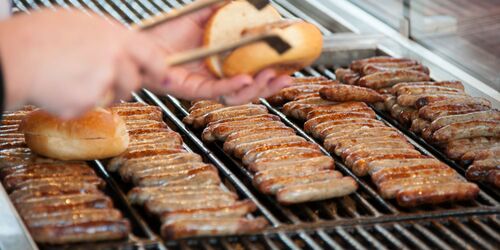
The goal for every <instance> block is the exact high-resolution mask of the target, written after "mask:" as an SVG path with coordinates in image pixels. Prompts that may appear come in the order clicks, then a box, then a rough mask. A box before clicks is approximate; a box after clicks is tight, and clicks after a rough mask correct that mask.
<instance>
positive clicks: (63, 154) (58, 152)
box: [21, 109, 129, 160]
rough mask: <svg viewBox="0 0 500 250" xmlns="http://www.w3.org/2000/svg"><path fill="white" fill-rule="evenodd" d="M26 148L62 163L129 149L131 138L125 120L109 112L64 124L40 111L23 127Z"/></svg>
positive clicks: (25, 122)
mask: <svg viewBox="0 0 500 250" xmlns="http://www.w3.org/2000/svg"><path fill="white" fill-rule="evenodd" d="M21 131H23V133H24V137H25V140H26V144H27V145H28V146H29V147H30V149H31V150H33V151H34V152H35V153H38V154H40V155H43V156H46V157H50V158H55V159H60V160H93V159H103V158H109V157H112V156H116V155H118V154H120V153H122V152H124V151H125V150H126V149H127V146H128V142H129V137H128V133H127V130H126V126H125V122H124V121H123V120H122V118H121V117H120V116H119V115H117V114H114V113H111V112H109V111H108V110H105V109H95V110H92V111H90V112H88V113H86V114H84V115H83V116H82V117H80V118H77V119H72V120H68V121H63V120H61V119H59V118H57V117H55V116H52V115H51V114H49V113H47V112H45V111H43V110H37V111H34V112H32V113H30V114H28V115H27V116H26V117H25V118H24V120H23V122H22V123H21Z"/></svg>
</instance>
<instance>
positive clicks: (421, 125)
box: [410, 118, 431, 133]
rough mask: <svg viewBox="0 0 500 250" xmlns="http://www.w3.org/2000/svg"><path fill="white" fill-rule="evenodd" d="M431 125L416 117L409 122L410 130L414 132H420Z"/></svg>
mask: <svg viewBox="0 0 500 250" xmlns="http://www.w3.org/2000/svg"><path fill="white" fill-rule="evenodd" d="M430 125H431V123H430V122H428V121H426V120H424V119H420V118H417V119H415V120H413V121H412V122H411V127H410V131H412V132H414V133H421V132H423V131H424V130H425V129H427V128H428V127H429V126H430Z"/></svg>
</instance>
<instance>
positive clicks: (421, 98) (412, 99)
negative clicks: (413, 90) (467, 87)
mask: <svg viewBox="0 0 500 250" xmlns="http://www.w3.org/2000/svg"><path fill="white" fill-rule="evenodd" d="M465 96H466V94H465V93H463V92H456V93H451V92H450V93H444V94H443V93H442V94H440V93H438V94H433V93H425V94H416V95H400V96H398V97H397V103H398V104H399V105H401V106H405V107H417V108H422V107H423V106H425V105H428V104H430V103H432V102H437V101H442V100H446V99H452V98H456V97H459V98H462V97H465ZM422 104H425V105H422Z"/></svg>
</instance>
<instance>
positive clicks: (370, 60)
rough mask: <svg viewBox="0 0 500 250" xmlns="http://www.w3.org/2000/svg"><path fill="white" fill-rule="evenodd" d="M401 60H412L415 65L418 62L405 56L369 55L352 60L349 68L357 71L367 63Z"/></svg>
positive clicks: (400, 61)
mask: <svg viewBox="0 0 500 250" xmlns="http://www.w3.org/2000/svg"><path fill="white" fill-rule="evenodd" d="M402 62H412V63H414V64H415V65H417V64H418V62H417V61H414V60H411V59H407V58H393V57H388V56H376V57H370V58H366V59H360V60H354V61H352V63H351V65H350V66H349V68H351V69H352V70H354V71H356V72H359V71H361V69H363V67H364V66H365V65H367V64H373V63H402Z"/></svg>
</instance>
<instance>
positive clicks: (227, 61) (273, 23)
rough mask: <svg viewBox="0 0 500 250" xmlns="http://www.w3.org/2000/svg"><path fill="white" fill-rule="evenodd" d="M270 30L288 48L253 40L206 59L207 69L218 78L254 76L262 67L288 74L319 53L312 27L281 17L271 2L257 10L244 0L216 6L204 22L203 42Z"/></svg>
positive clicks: (320, 44) (318, 39) (317, 32)
mask: <svg viewBox="0 0 500 250" xmlns="http://www.w3.org/2000/svg"><path fill="white" fill-rule="evenodd" d="M270 31H272V32H275V33H278V34H279V35H280V36H281V38H282V39H283V40H285V41H286V42H288V43H289V44H290V45H291V49H289V50H288V51H286V52H285V53H283V54H279V53H277V52H276V51H275V50H274V49H272V48H271V47H270V46H269V45H268V44H267V43H265V42H259V43H254V44H250V45H247V46H243V47H240V48H237V49H235V50H233V51H231V52H228V53H225V54H223V55H218V56H212V57H210V58H208V59H207V60H206V64H207V67H208V69H209V70H210V71H211V72H212V73H213V74H215V75H217V76H219V77H231V76H234V75H238V74H250V75H254V74H256V73H258V72H259V71H261V70H263V69H265V68H273V69H275V70H276V71H277V72H278V73H279V74H291V73H293V72H295V71H297V70H300V69H302V68H304V67H306V66H309V65H310V64H312V63H313V62H314V61H315V60H316V59H317V58H318V57H319V55H320V54H321V50H322V47H323V37H322V34H321V32H320V30H319V29H318V28H317V27H316V26H314V25H313V24H310V23H307V22H304V21H301V20H300V21H299V20H293V21H291V20H283V19H282V18H281V16H280V14H279V13H278V11H277V10H276V9H275V8H274V7H272V6H271V5H268V6H267V7H266V8H264V9H262V10H260V11H259V10H257V9H255V7H253V6H252V5H251V4H250V3H248V2H247V1H231V2H229V3H227V4H225V5H223V6H222V7H220V8H219V9H218V10H217V11H216V12H215V13H214V14H213V15H212V16H211V18H210V19H209V21H208V22H207V25H206V27H205V35H204V41H203V42H204V45H205V46H214V45H220V44H226V43H231V42H234V41H238V40H240V39H241V38H242V37H244V36H245V35H250V34H254V35H255V34H259V33H262V32H270Z"/></svg>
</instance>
